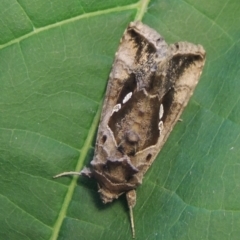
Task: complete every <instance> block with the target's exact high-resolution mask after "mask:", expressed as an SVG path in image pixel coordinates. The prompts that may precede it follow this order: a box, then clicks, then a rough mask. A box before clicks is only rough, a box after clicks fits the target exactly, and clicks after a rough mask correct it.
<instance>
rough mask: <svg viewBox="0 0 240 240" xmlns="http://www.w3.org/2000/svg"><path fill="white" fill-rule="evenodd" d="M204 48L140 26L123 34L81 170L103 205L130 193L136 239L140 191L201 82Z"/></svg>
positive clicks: (131, 217) (75, 173) (81, 173)
mask: <svg viewBox="0 0 240 240" xmlns="http://www.w3.org/2000/svg"><path fill="white" fill-rule="evenodd" d="M204 62H205V50H204V49H203V47H202V46H201V45H194V44H192V43H188V42H178V43H175V44H171V45H168V44H167V43H166V42H165V41H164V39H163V38H162V36H160V35H159V34H158V33H157V32H156V31H155V30H153V29H152V28H150V27H148V26H146V25H144V24H142V23H141V22H132V23H130V24H129V26H128V28H127V29H126V30H125V32H124V34H123V37H122V39H121V42H120V46H119V48H118V51H117V53H116V56H115V61H114V63H113V66H112V71H111V73H110V76H109V81H108V86H107V91H106V96H105V101H104V105H103V109H102V115H101V120H100V124H99V128H98V135H97V141H96V146H95V152H94V157H93V160H92V161H91V162H90V166H89V167H88V168H87V167H85V168H84V169H83V170H82V171H81V172H64V173H61V174H58V175H56V176H55V177H61V176H66V175H84V176H87V177H93V178H95V179H96V181H97V183H98V192H99V194H100V197H101V199H102V201H103V203H108V202H112V201H113V200H114V199H117V198H118V197H119V196H120V195H122V194H126V198H127V203H128V207H129V210H130V220H131V228H132V235H133V237H135V229H134V221H133V207H134V206H135V204H136V188H137V186H138V185H140V184H141V183H142V179H143V176H144V174H145V173H146V171H147V170H148V168H149V167H150V166H151V164H152V163H153V161H154V160H155V158H156V156H157V154H158V153H159V151H160V150H161V148H162V147H163V145H164V143H165V141H166V140H167V138H168V136H169V134H170V132H171V131H172V129H173V127H174V125H175V124H176V122H177V121H178V120H179V117H180V115H181V113H182V111H183V109H184V107H185V106H186V105H187V103H188V101H189V99H190V97H191V95H192V94H193V91H194V89H195V87H196V85H197V83H198V80H199V77H200V75H201V73H202V69H203V66H204Z"/></svg>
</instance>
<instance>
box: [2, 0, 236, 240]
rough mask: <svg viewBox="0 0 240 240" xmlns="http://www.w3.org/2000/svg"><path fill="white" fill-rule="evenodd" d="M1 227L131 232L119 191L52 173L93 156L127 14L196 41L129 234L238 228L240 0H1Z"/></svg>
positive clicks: (77, 233) (86, 233) (35, 232)
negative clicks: (113, 194) (179, 104)
mask: <svg viewBox="0 0 240 240" xmlns="http://www.w3.org/2000/svg"><path fill="white" fill-rule="evenodd" d="M0 19H1V21H0V44H1V45H0V114H1V117H0V165H1V173H0V239H4V240H5V239H11V240H15V239H18V240H19V239H21V240H22V239H34V240H35V239H43V240H45V239H52V240H55V239H59V240H60V239H61V240H67V239H71V240H74V239H81V240H82V239H86V240H89V239H100V240H101V239H102V240H105V239H131V229H130V221H129V216H128V209H127V205H126V201H125V197H124V196H123V197H121V198H120V199H119V200H116V201H114V202H113V203H111V204H107V205H104V204H103V203H101V201H100V198H99V195H98V193H97V185H96V182H95V181H94V180H89V179H84V178H79V179H78V178H76V177H74V178H62V179H57V180H54V179H52V176H53V175H55V174H57V173H60V172H63V171H73V170H75V171H79V170H81V169H82V168H83V166H84V165H85V164H88V163H89V162H90V161H91V158H92V156H93V151H94V143H95V137H96V131H97V127H98V121H99V117H100V113H101V107H102V101H103V99H104V93H105V88H106V84H107V80H108V75H109V73H110V70H111V66H112V62H113V60H114V53H115V52H116V50H117V47H118V44H119V40H120V38H121V36H122V34H123V32H124V29H125V28H126V26H127V25H128V23H129V22H130V21H133V20H136V19H138V20H141V21H143V23H145V24H148V25H149V26H150V27H152V28H154V29H156V30H157V31H158V32H159V33H160V34H161V35H162V36H164V38H165V40H166V41H167V42H168V43H174V42H177V41H189V42H193V43H195V44H198V43H199V44H201V45H203V46H204V48H205V49H206V52H207V62H206V65H205V68H204V71H203V75H202V77H201V80H200V82H199V85H198V86H197V89H196V91H195V93H194V95H193V97H192V99H191V100H190V102H189V104H188V106H187V108H186V109H185V111H184V113H183V115H182V117H181V118H182V120H183V121H182V122H179V123H177V125H176V126H175V128H174V130H173V132H172V133H171V135H170V137H169V139H168V141H167V143H166V144H165V146H164V148H163V149H162V151H161V153H160V154H159V156H158V157H157V159H156V160H155V162H154V164H153V165H152V167H151V168H150V169H149V171H148V172H147V174H146V175H145V178H144V181H143V185H141V186H140V187H139V188H138V189H137V205H136V207H135V208H134V217H135V228H136V236H137V239H144V240H145V239H164V240H170V239H178V240H182V239H183V240H185V239H194V240H198V239H211V240H214V239H216V240H222V239H231V240H234V239H236V240H237V239H239V236H240V230H239V229H240V228H239V226H240V211H239V210H240V205H239V202H240V191H239V190H240V157H239V156H240V95H239V91H240V81H239V79H240V71H239V64H240V63H239V52H240V44H239V39H240V5H239V3H238V1H237V0H230V1H217V0H213V1H211V2H209V1H194V0H187V1H184V2H183V1H177V0H153V1H149V2H148V1H144V0H142V1H139V2H137V1H132V0H115V1H98V0H91V1H89V0H81V1H79V0H69V1H63V0H51V1H47V0H36V1H31V0H18V1H14V0H3V1H1V3H0Z"/></svg>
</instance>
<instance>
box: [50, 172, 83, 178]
mask: <svg viewBox="0 0 240 240" xmlns="http://www.w3.org/2000/svg"><path fill="white" fill-rule="evenodd" d="M72 175H78V176H81V175H82V174H81V172H63V173H59V174H57V175H55V176H53V178H59V177H63V176H72Z"/></svg>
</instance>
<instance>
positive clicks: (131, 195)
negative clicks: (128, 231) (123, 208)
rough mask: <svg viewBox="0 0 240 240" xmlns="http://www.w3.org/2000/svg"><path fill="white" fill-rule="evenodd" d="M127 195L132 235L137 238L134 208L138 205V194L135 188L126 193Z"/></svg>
mask: <svg viewBox="0 0 240 240" xmlns="http://www.w3.org/2000/svg"><path fill="white" fill-rule="evenodd" d="M126 197H127V203H128V207H129V213H130V221H131V228H132V237H133V238H135V228H134V219H133V208H134V206H135V205H136V199H137V195H136V191H135V190H131V191H129V192H127V193H126Z"/></svg>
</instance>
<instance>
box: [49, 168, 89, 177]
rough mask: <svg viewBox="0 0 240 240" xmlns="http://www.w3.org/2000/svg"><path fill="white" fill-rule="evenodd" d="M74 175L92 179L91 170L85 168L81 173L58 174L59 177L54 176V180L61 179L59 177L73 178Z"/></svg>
mask: <svg viewBox="0 0 240 240" xmlns="http://www.w3.org/2000/svg"><path fill="white" fill-rule="evenodd" d="M72 175H78V176H86V177H89V178H90V177H91V176H92V172H91V170H90V169H89V168H87V167H84V168H83V170H82V171H81V172H63V173H60V174H57V175H55V176H53V178H59V177H64V176H72Z"/></svg>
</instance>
